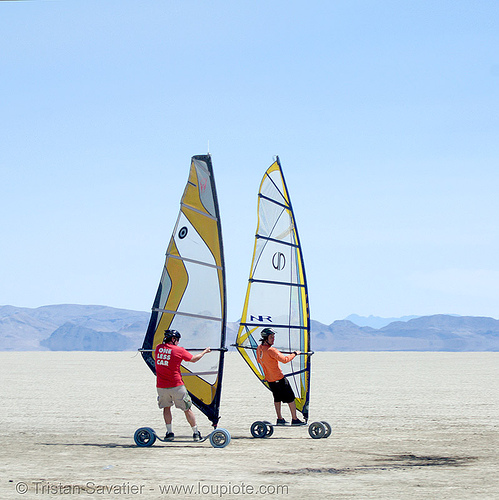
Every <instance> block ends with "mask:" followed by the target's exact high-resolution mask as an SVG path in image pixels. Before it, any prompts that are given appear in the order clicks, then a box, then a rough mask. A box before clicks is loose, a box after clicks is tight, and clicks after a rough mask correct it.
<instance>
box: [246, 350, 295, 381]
mask: <svg viewBox="0 0 499 500" xmlns="http://www.w3.org/2000/svg"><path fill="white" fill-rule="evenodd" d="M295 356H296V354H294V353H293V354H289V355H288V356H284V354H282V352H281V351H279V350H278V349H276V348H275V347H272V346H269V345H262V344H260V345H259V346H258V347H257V348H256V359H257V361H258V363H260V365H262V368H263V373H264V375H265V380H266V381H267V382H276V381H277V380H281V379H282V378H283V377H284V375H283V373H282V370H281V369H280V368H279V361H280V362H281V363H289V362H290V361H291V360H292V359H294V358H295Z"/></svg>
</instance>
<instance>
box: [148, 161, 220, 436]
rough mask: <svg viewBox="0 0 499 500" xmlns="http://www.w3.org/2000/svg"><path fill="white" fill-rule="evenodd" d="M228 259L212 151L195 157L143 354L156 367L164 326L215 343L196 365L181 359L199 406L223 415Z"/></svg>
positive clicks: (186, 339) (195, 344)
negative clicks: (222, 388)
mask: <svg viewBox="0 0 499 500" xmlns="http://www.w3.org/2000/svg"><path fill="white" fill-rule="evenodd" d="M226 309H227V306H226V286H225V263H224V254H223V244H222V230H221V222H220V212H219V208H218V200H217V194H216V189H215V180H214V176H213V167H212V163H211V157H210V156H209V155H199V156H193V157H192V159H191V165H190V170H189V177H188V180H187V183H186V186H185V189H184V193H183V195H182V198H181V201H180V212H179V215H178V218H177V221H176V223H175V226H174V230H173V234H172V236H171V238H170V242H169V244H168V247H167V251H166V260H165V265H164V267H163V272H162V275H161V280H160V283H159V286H158V290H157V292H156V297H155V299H154V303H153V306H152V312H151V317H150V320H149V326H148V329H147V332H146V335H145V338H144V342H143V345H142V349H140V351H141V354H142V356H143V358H144V360H145V362H146V363H147V365H148V366H149V367H150V368H151V370H152V371H153V372H155V365H154V350H155V348H156V346H157V345H158V344H160V343H161V342H162V341H163V335H164V331H165V330H168V329H174V330H178V331H179V332H180V333H181V335H182V338H181V341H180V345H182V346H183V347H185V348H186V349H187V350H189V349H192V350H198V349H199V346H200V345H204V346H205V347H211V348H212V349H213V352H211V353H209V354H207V355H205V356H204V357H203V358H201V359H200V360H199V361H197V362H196V363H195V364H194V365H193V364H192V363H188V362H187V363H185V362H184V363H182V365H181V371H182V374H183V375H184V376H186V377H187V378H186V380H184V383H185V385H186V388H187V390H188V391H189V394H190V396H191V398H192V401H193V403H194V404H195V405H196V406H197V408H198V409H199V410H200V411H201V412H202V413H204V414H205V415H206V417H207V418H208V419H209V420H211V422H212V424H213V426H214V427H216V425H217V423H218V420H219V418H220V417H219V407H220V397H221V387H222V386H221V383H222V375H223V366H224V355H225V352H226V351H227V349H226V348H225V335H226V323H227V319H226Z"/></svg>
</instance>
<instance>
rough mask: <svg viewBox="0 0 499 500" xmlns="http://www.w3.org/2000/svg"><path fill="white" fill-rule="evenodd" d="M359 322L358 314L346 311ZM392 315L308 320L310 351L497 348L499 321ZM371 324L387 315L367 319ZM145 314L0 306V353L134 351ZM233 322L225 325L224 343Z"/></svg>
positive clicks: (233, 328) (73, 307) (233, 334)
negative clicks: (390, 318)
mask: <svg viewBox="0 0 499 500" xmlns="http://www.w3.org/2000/svg"><path fill="white" fill-rule="evenodd" d="M352 317H353V318H354V319H356V320H357V321H359V322H361V320H359V318H362V317H361V316H356V315H351V316H349V318H352ZM406 318H410V317H404V318H397V320H396V321H392V322H390V323H389V324H385V325H383V326H382V327H377V328H376V327H373V326H370V325H359V324H356V323H355V322H353V321H350V320H348V319H344V320H338V321H334V322H333V323H331V324H330V325H324V324H322V323H319V322H318V321H313V320H312V322H311V335H312V340H311V343H312V349H313V350H314V351H499V321H498V320H496V319H493V318H484V317H474V316H451V315H445V314H438V315H434V316H422V317H417V316H416V317H413V318H411V319H406ZM365 319H367V320H371V324H377V323H376V322H375V321H376V320H386V319H387V318H376V317H369V318H365ZM148 322H149V313H148V312H141V311H130V310H127V309H116V308H113V307H106V306H92V305H90V306H86V305H71V304H63V305H53V306H44V307H39V308H36V309H30V308H25V307H13V306H0V351H36V350H57V351H59V350H62V351H67V350H84V351H121V350H136V349H138V348H140V346H141V345H142V341H143V338H144V334H145V331H146V329H147V324H148ZM237 329H238V323H234V322H229V323H228V324H227V346H230V344H232V343H234V341H235V337H236V332H237Z"/></svg>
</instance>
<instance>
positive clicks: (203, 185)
mask: <svg viewBox="0 0 499 500" xmlns="http://www.w3.org/2000/svg"><path fill="white" fill-rule="evenodd" d="M206 186H208V177H205V178H204V179H199V190H200V191H201V192H202V193H204V192H205V191H206Z"/></svg>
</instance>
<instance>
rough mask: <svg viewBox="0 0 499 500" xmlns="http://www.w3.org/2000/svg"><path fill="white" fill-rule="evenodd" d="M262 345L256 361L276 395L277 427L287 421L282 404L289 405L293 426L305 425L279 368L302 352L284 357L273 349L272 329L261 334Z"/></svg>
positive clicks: (273, 335) (259, 347)
mask: <svg viewBox="0 0 499 500" xmlns="http://www.w3.org/2000/svg"><path fill="white" fill-rule="evenodd" d="M261 336H262V338H261V339H260V342H261V343H260V345H259V346H258V347H257V348H256V359H257V360H258V363H259V364H260V365H261V366H262V368H263V373H264V375H265V380H266V381H267V382H268V383H269V387H270V390H271V391H272V394H273V395H274V406H275V411H276V413H277V425H285V424H286V420H284V418H283V417H282V413H281V403H287V404H288V406H289V410H290V411H291V418H292V420H291V425H304V424H305V422H302V421H301V420H299V419H298V417H297V415H296V404H295V395H294V393H293V389H291V386H290V385H289V382H288V380H287V379H286V378H285V377H284V375H283V373H282V370H281V369H280V367H279V362H281V363H289V362H290V361H291V360H292V359H294V358H295V357H296V356H297V355H299V354H300V351H294V352H293V353H292V354H289V355H288V356H284V354H282V353H281V352H280V351H279V349H276V348H275V347H272V345H273V344H274V340H275V332H274V330H272V329H271V328H264V329H263V330H262V333H261Z"/></svg>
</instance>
